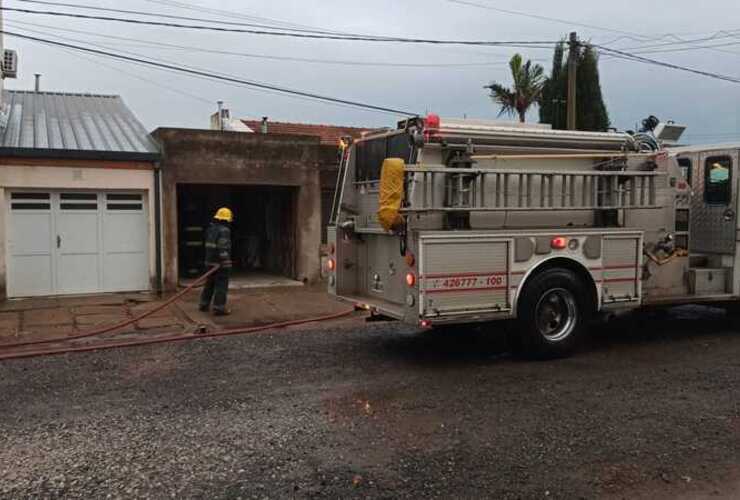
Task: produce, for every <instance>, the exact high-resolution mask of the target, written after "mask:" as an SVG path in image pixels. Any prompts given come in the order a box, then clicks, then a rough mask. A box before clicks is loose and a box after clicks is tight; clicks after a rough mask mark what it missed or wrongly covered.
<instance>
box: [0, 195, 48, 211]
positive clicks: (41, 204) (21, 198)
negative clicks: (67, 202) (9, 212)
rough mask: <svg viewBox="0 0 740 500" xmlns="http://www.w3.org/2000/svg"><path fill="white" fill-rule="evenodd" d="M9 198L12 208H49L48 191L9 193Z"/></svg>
mask: <svg viewBox="0 0 740 500" xmlns="http://www.w3.org/2000/svg"><path fill="white" fill-rule="evenodd" d="M10 200H11V204H10V208H11V209H13V210H51V195H50V194H49V193H11V194H10Z"/></svg>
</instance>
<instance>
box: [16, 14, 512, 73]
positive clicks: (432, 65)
mask: <svg viewBox="0 0 740 500" xmlns="http://www.w3.org/2000/svg"><path fill="white" fill-rule="evenodd" d="M5 24H7V25H9V26H18V27H21V28H24V29H26V30H27V31H29V32H36V33H39V34H43V35H47V36H58V35H53V34H51V33H48V32H44V31H39V30H34V29H31V28H28V26H31V27H37V28H38V27H41V28H47V29H52V30H55V31H63V32H70V33H78V34H83V35H88V36H94V37H98V38H106V39H112V40H121V41H126V42H134V43H136V44H137V45H143V46H150V47H157V48H165V49H176V50H187V51H194V52H202V53H205V54H217V55H227V56H238V57H245V58H253V59H264V60H272V61H287V62H305V63H312V64H328V65H340V66H364V67H393V68H467V67H487V66H498V65H506V64H509V62H508V59H507V60H506V61H503V60H502V61H481V62H471V63H412V62H398V63H394V62H381V61H378V62H374V61H356V60H343V59H320V58H304V57H294V56H273V55H268V54H257V53H250V52H237V51H228V50H216V49H207V48H205V47H193V46H187V45H178V44H171V43H165V42H156V41H151V40H142V39H134V38H128V37H121V36H115V35H106V34H102V33H94V32H91V31H84V30H74V29H69V28H59V27H56V26H49V25H43V24H36V23H26V22H23V21H6V22H5ZM73 41H76V42H82V43H85V41H84V40H73Z"/></svg>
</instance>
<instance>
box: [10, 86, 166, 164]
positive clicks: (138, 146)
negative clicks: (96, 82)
mask: <svg viewBox="0 0 740 500" xmlns="http://www.w3.org/2000/svg"><path fill="white" fill-rule="evenodd" d="M3 103H4V105H5V106H6V109H7V110H8V111H9V116H8V122H7V126H6V127H5V129H4V130H3V131H2V141H1V142H0V147H1V148H2V149H3V150H5V152H12V151H13V150H18V151H26V152H28V153H32V152H42V151H44V152H47V153H49V152H58V153H62V152H66V153H67V156H74V155H75V153H77V154H79V153H84V156H87V157H92V156H94V155H95V154H96V153H97V154H100V156H101V157H109V158H110V157H121V158H127V157H131V158H142V157H147V156H149V157H151V156H157V155H159V148H158V147H157V144H156V143H155V142H154V140H153V139H152V138H151V136H150V135H149V133H148V132H147V131H146V129H145V128H144V125H142V123H141V122H140V121H139V120H138V119H137V118H136V117H135V116H134V114H133V113H132V112H131V110H130V109H129V108H128V107H127V106H126V104H125V103H124V102H123V99H121V97H120V96H113V95H97V94H71V93H60V92H29V91H18V90H5V91H3Z"/></svg>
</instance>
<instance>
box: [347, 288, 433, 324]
mask: <svg viewBox="0 0 740 500" xmlns="http://www.w3.org/2000/svg"><path fill="white" fill-rule="evenodd" d="M334 297H335V298H336V299H337V300H340V301H342V302H347V303H349V304H353V305H355V306H356V307H359V308H361V309H365V310H367V311H370V312H373V313H376V314H380V315H383V316H387V317H389V318H393V319H396V320H398V321H404V322H407V323H409V324H414V325H416V324H418V320H414V321H406V320H407V318H406V316H405V314H404V313H405V310H404V309H405V308H404V307H403V306H400V305H398V304H393V303H391V302H386V301H383V300H378V299H377V298H372V297H363V296H360V295H357V296H342V295H334Z"/></svg>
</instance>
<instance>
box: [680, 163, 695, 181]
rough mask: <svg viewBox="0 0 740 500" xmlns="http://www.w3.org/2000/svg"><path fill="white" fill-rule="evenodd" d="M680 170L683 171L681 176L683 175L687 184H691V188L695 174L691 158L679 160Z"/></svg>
mask: <svg viewBox="0 0 740 500" xmlns="http://www.w3.org/2000/svg"><path fill="white" fill-rule="evenodd" d="M678 168H680V169H681V174H682V175H683V178H684V179H685V180H686V182H688V183H689V186H690V185H691V180H692V174H693V172H692V165H691V160H690V159H689V158H679V159H678Z"/></svg>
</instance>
